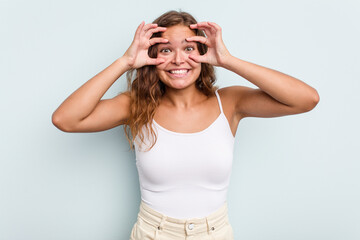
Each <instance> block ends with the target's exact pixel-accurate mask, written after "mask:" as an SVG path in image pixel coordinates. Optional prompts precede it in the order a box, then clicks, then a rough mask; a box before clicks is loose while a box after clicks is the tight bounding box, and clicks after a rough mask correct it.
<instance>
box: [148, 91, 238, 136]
mask: <svg viewBox="0 0 360 240" xmlns="http://www.w3.org/2000/svg"><path fill="white" fill-rule="evenodd" d="M218 93H219V95H220V98H221V102H222V107H223V111H224V114H225V116H226V118H227V120H228V122H229V125H230V128H231V132H232V134H233V136H235V134H236V130H237V127H238V124H239V122H240V120H241V117H240V115H239V114H237V113H236V111H235V104H236V102H234V101H233V99H232V98H231V97H230V95H229V94H227V91H226V89H225V88H221V89H220V88H219V90H218ZM219 115H220V109H219V105H218V103H217V99H216V95H215V94H213V95H212V96H210V97H208V98H207V99H206V100H204V101H203V102H201V103H200V104H198V106H194V107H193V108H192V109H190V110H187V111H181V112H180V111H176V110H174V109H171V108H169V107H167V106H166V105H165V104H161V103H160V105H159V106H158V108H157V109H156V112H155V115H154V120H155V121H156V122H157V123H158V124H160V125H161V126H163V127H164V128H166V129H168V130H170V131H173V132H179V133H195V132H200V131H202V130H204V129H206V128H207V127H208V126H210V125H211V124H212V123H213V122H214V121H215V120H216V119H217V117H218V116H219Z"/></svg>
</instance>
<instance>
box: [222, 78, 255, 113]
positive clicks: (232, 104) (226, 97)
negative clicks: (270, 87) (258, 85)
mask: <svg viewBox="0 0 360 240" xmlns="http://www.w3.org/2000/svg"><path fill="white" fill-rule="evenodd" d="M253 90H254V89H253V88H250V87H246V86H239V85H237V86H228V87H224V88H219V90H218V93H219V95H220V97H221V100H222V102H223V105H224V106H225V107H227V108H228V109H229V110H230V109H231V110H230V111H231V112H233V113H234V114H238V113H239V111H238V109H239V103H241V98H242V97H243V96H244V95H246V93H248V92H249V91H253Z"/></svg>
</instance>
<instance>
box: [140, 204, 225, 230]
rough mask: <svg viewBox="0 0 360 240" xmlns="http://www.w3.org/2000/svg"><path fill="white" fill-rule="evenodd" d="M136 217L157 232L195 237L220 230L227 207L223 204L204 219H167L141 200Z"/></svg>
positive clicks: (223, 223)
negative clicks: (166, 231)
mask: <svg viewBox="0 0 360 240" xmlns="http://www.w3.org/2000/svg"><path fill="white" fill-rule="evenodd" d="M138 217H140V218H142V220H144V221H145V222H147V223H148V224H150V225H152V226H154V227H156V228H157V229H158V230H157V232H158V231H161V230H169V231H171V232H173V233H178V234H182V235H195V234H199V233H204V232H212V231H214V230H215V229H218V228H221V227H222V226H224V225H225V224H226V223H227V222H228V221H229V218H228V205H227V202H225V203H224V204H223V205H222V206H221V207H220V208H219V209H218V210H216V211H215V212H213V213H211V214H210V215H208V216H207V217H204V218H189V219H178V218H172V217H168V216H166V215H164V214H162V213H160V212H157V211H155V210H154V209H152V208H151V207H150V206H149V205H147V204H146V203H144V202H143V201H142V200H141V203H140V211H139V214H138Z"/></svg>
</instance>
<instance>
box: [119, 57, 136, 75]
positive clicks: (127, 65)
mask: <svg viewBox="0 0 360 240" xmlns="http://www.w3.org/2000/svg"><path fill="white" fill-rule="evenodd" d="M116 61H117V62H119V64H120V65H121V66H122V68H123V69H124V71H125V72H126V71H129V70H131V69H133V66H132V61H131V60H130V58H129V57H127V56H126V55H125V54H124V55H123V56H121V57H120V58H118V59H117V60H116Z"/></svg>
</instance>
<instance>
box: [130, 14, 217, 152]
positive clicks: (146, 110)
mask: <svg viewBox="0 0 360 240" xmlns="http://www.w3.org/2000/svg"><path fill="white" fill-rule="evenodd" d="M153 23H157V24H158V26H160V27H171V26H175V25H184V26H190V25H191V24H195V23H197V21H196V20H195V18H194V17H193V16H192V15H190V14H189V13H187V12H182V11H179V12H178V11H169V12H166V13H164V14H163V15H161V16H160V17H158V18H157V19H155V20H154V21H153ZM191 30H192V31H193V32H194V33H195V34H196V35H197V36H205V34H204V32H203V31H202V30H198V29H191ZM153 37H161V33H160V32H157V33H154V34H153V35H152V36H151V38H153ZM196 43H197V46H198V50H199V52H200V55H203V54H205V53H206V52H207V46H206V45H204V44H201V43H199V42H196ZM148 54H149V56H150V57H151V58H156V57H157V44H155V45H153V46H151V47H150V48H149V50H148ZM126 77H127V88H128V89H127V90H128V91H129V92H130V116H129V118H128V119H127V121H126V122H125V123H124V131H125V135H126V138H127V139H128V141H129V143H130V146H131V149H133V148H134V146H133V144H132V143H133V141H134V140H135V141H136V137H137V136H138V137H139V139H140V141H141V142H142V143H145V141H144V133H143V131H142V129H143V128H144V127H145V128H146V130H147V135H148V138H149V137H150V135H151V136H152V139H153V142H152V144H151V147H150V148H149V149H148V150H147V151H149V150H150V149H151V148H152V147H153V146H154V145H155V143H156V141H157V136H156V133H155V131H154V129H153V128H152V122H153V117H154V115H155V110H156V108H157V107H158V106H159V104H160V100H161V98H162V96H163V95H164V93H165V90H166V88H165V85H164V83H163V82H161V81H160V78H159V77H158V75H157V72H156V66H155V65H145V66H143V67H141V68H138V69H132V70H130V71H128V72H127V74H126ZM215 82H216V78H215V72H214V67H213V66H212V65H210V64H208V63H201V72H200V75H199V77H198V79H197V80H196V82H195V86H196V88H197V89H198V90H200V91H201V92H202V93H203V94H205V95H206V96H210V95H213V94H214V93H215V90H216V89H218V87H217V86H214V84H215ZM132 136H133V137H132ZM138 144H139V145H140V143H139V142H138Z"/></svg>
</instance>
